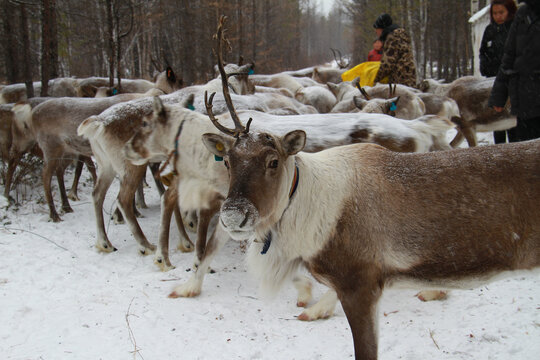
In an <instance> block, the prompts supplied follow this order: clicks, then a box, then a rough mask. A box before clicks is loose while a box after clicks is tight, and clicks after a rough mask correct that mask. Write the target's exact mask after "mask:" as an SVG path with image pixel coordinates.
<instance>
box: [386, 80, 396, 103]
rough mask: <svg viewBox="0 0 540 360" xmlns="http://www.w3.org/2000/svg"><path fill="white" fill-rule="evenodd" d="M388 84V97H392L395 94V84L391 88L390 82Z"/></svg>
mask: <svg viewBox="0 0 540 360" xmlns="http://www.w3.org/2000/svg"><path fill="white" fill-rule="evenodd" d="M388 86H389V87H390V89H389V90H388V98H389V99H390V98H393V97H394V96H395V95H396V86H397V85H396V84H394V87H393V88H392V84H391V83H390V84H388Z"/></svg>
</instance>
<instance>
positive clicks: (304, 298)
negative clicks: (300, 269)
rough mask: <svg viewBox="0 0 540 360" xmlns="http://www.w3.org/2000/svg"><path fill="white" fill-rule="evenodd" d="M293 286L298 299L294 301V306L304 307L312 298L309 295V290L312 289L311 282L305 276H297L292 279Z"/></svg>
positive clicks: (311, 295)
mask: <svg viewBox="0 0 540 360" xmlns="http://www.w3.org/2000/svg"><path fill="white" fill-rule="evenodd" d="M293 285H294V287H295V288H296V290H297V291H298V299H297V300H296V306H298V307H306V306H307V304H309V302H310V301H311V299H312V298H313V294H312V293H311V289H312V287H313V286H312V285H311V280H310V279H308V278H307V277H306V276H303V275H302V276H300V275H298V276H295V277H294V278H293Z"/></svg>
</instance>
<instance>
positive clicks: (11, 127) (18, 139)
mask: <svg viewBox="0 0 540 360" xmlns="http://www.w3.org/2000/svg"><path fill="white" fill-rule="evenodd" d="M51 99H52V98H50V97H34V98H31V99H28V100H26V101H24V102H19V103H17V104H4V105H1V110H0V113H1V115H0V122H1V125H0V126H1V128H2V131H1V135H0V137H1V140H0V143H1V145H0V146H1V149H2V150H1V152H2V160H4V161H5V163H7V165H8V166H7V171H6V175H5V179H4V196H5V197H6V198H7V199H10V200H11V197H10V191H11V188H12V184H13V179H14V176H15V171H16V169H17V166H18V165H19V163H20V161H21V160H22V157H23V155H24V154H26V153H30V154H32V155H33V156H37V157H39V158H43V151H42V150H41V149H40V148H39V146H38V144H37V139H36V135H35V133H34V132H33V131H32V129H31V128H30V127H28V126H27V125H25V124H24V123H21V122H19V121H18V117H19V116H20V115H19V114H20V113H21V111H22V112H23V113H27V112H28V111H29V110H30V109H31V108H34V107H35V106H37V105H39V104H41V103H42V102H45V101H47V100H51ZM83 163H86V164H87V165H88V166H89V168H88V169H89V170H90V172H91V173H92V174H93V175H94V176H95V170H94V167H93V163H92V162H91V160H90V159H87V158H85V157H84V156H82V157H79V159H77V164H76V170H75V176H74V177H73V184H72V186H71V189H70V192H69V194H66V193H65V188H64V187H63V186H60V191H61V196H62V198H66V197H67V198H70V199H73V200H75V199H76V198H77V187H78V183H79V178H80V175H81V172H82V166H83Z"/></svg>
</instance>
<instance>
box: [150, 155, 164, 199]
mask: <svg viewBox="0 0 540 360" xmlns="http://www.w3.org/2000/svg"><path fill="white" fill-rule="evenodd" d="M148 167H149V168H150V171H151V172H152V177H153V178H154V182H155V183H156V187H157V189H158V192H159V195H163V193H164V192H165V186H163V183H162V182H161V180H159V163H151V164H148Z"/></svg>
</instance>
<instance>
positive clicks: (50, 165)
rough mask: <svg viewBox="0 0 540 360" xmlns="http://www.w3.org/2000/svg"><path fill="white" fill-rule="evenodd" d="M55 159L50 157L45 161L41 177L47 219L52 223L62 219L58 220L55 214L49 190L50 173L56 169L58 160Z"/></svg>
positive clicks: (58, 217)
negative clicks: (46, 206) (46, 207)
mask: <svg viewBox="0 0 540 360" xmlns="http://www.w3.org/2000/svg"><path fill="white" fill-rule="evenodd" d="M56 159H57V158H56V157H54V156H52V159H51V160H48V161H45V163H44V164H43V171H42V177H43V188H44V190H45V199H46V200H47V204H48V205H49V218H50V219H51V220H52V221H53V222H60V221H61V220H62V219H60V216H59V215H58V213H57V212H56V208H55V206H54V200H53V197H52V190H51V179H52V173H53V171H54V170H55V169H56V168H57V167H58V160H56ZM57 176H58V173H57ZM59 181H60V179H59Z"/></svg>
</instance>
